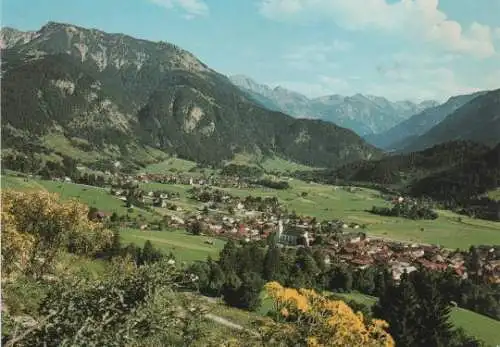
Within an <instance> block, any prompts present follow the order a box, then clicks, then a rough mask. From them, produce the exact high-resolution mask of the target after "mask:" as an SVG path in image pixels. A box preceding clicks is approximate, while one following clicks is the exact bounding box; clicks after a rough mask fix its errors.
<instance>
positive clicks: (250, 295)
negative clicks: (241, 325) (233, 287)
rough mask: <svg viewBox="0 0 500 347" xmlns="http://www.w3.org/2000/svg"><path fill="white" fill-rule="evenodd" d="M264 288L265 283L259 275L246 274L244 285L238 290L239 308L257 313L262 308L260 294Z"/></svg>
mask: <svg viewBox="0 0 500 347" xmlns="http://www.w3.org/2000/svg"><path fill="white" fill-rule="evenodd" d="M263 287H264V281H263V280H262V278H261V277H260V275H259V274H257V273H255V272H249V273H244V274H243V276H242V283H241V286H240V288H239V290H238V296H239V305H238V307H240V308H244V309H247V310H249V311H255V310H256V309H258V308H259V307H260V304H261V298H260V293H261V291H262V288H263Z"/></svg>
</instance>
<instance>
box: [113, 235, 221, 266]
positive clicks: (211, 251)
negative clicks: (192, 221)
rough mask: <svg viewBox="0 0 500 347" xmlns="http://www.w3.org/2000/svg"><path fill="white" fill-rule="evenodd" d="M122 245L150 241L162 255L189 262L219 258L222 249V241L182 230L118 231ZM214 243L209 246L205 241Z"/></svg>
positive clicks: (141, 243)
mask: <svg viewBox="0 0 500 347" xmlns="http://www.w3.org/2000/svg"><path fill="white" fill-rule="evenodd" d="M120 235H121V237H122V242H123V243H131V242H132V243H135V244H138V245H140V246H142V245H143V244H144V242H146V240H150V241H151V242H152V243H153V244H154V246H155V247H157V248H159V249H160V250H161V251H163V252H164V253H166V254H168V253H170V252H172V253H173V254H174V255H175V257H176V259H178V260H180V261H186V262H191V261H195V260H206V259H207V257H208V256H211V257H212V258H213V259H217V258H218V257H219V252H220V250H221V249H222V248H223V247H224V243H225V242H224V241H222V240H219V239H215V238H211V237H203V236H194V235H190V234H187V233H186V232H185V231H184V230H174V231H141V230H135V229H124V230H120ZM207 240H211V241H214V245H209V244H207V243H205V241H207Z"/></svg>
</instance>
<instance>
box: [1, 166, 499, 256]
mask: <svg viewBox="0 0 500 347" xmlns="http://www.w3.org/2000/svg"><path fill="white" fill-rule="evenodd" d="M176 160H177V159H176ZM289 183H290V186H291V188H290V189H286V190H273V189H266V188H260V189H232V188H224V189H223V190H225V191H227V192H228V193H230V194H233V195H235V196H240V197H245V196H248V195H253V196H263V197H264V196H277V197H278V198H279V199H280V201H281V202H282V203H283V204H284V205H285V206H287V208H288V209H289V210H290V211H292V210H294V211H296V212H297V213H299V214H305V215H311V216H314V217H317V218H318V219H320V220H322V219H342V220H344V221H345V222H355V223H359V224H365V225H366V232H367V233H368V235H370V236H375V237H383V238H387V239H394V240H400V241H408V242H417V243H430V244H439V245H441V246H444V247H447V248H451V249H455V248H461V249H468V248H469V247H470V246H471V245H478V244H500V223H498V222H493V221H485V220H481V219H473V218H470V217H467V216H461V215H457V214H455V213H453V212H450V211H438V213H439V218H438V219H436V220H423V221H412V220H409V219H404V218H398V217H384V216H378V215H374V214H371V213H369V212H367V210H369V209H371V207H372V206H373V205H377V206H387V205H388V203H387V202H386V201H384V200H383V199H382V198H381V197H380V193H379V192H377V191H375V190H371V189H366V188H356V189H355V191H353V192H349V191H347V190H345V189H343V188H342V187H337V188H335V187H333V186H327V185H321V184H314V183H306V182H302V181H298V180H292V181H290V182H289ZM2 186H3V187H4V188H6V187H8V188H14V189H40V188H43V189H46V190H48V191H51V192H57V193H60V194H61V196H62V197H63V198H69V197H75V198H77V199H79V200H81V201H82V202H84V203H87V204H89V205H91V206H95V207H97V208H99V209H102V210H104V211H108V212H117V213H119V214H125V213H126V212H127V210H126V208H125V206H124V204H123V202H122V201H120V200H118V199H116V198H114V197H112V196H110V195H109V194H108V193H107V192H106V191H105V190H103V189H99V188H94V187H87V186H82V185H77V184H71V183H60V182H52V181H42V180H33V179H29V180H28V181H27V182H26V181H25V180H24V179H23V178H19V177H14V176H11V175H6V176H3V177H2ZM141 188H142V189H144V190H157V189H158V190H167V191H175V192H178V193H179V194H180V200H179V201H176V202H175V203H176V204H177V205H179V206H180V207H182V208H183V209H184V210H195V209H196V208H198V207H199V203H198V202H195V201H192V200H190V199H189V198H188V194H187V191H188V190H189V189H190V188H191V186H187V185H171V184H160V183H145V184H142V185H141ZM158 212H159V213H161V214H163V211H158ZM164 212H166V211H164ZM133 214H135V215H138V214H141V215H143V216H144V217H146V218H150V217H151V218H152V217H153V216H154V215H153V214H152V213H150V212H147V211H141V210H137V209H136V210H135V211H134V212H133Z"/></svg>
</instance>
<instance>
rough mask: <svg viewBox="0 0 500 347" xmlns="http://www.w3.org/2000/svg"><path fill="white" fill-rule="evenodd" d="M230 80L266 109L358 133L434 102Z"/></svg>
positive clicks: (388, 124) (383, 125) (381, 129)
mask: <svg viewBox="0 0 500 347" xmlns="http://www.w3.org/2000/svg"><path fill="white" fill-rule="evenodd" d="M230 79H231V81H232V82H233V83H234V84H235V85H237V86H238V87H239V88H240V89H241V90H243V91H244V92H246V93H247V94H248V95H249V96H250V97H251V98H252V99H253V100H255V101H256V102H258V103H260V104H261V105H263V106H265V107H266V108H269V109H272V110H276V111H281V112H284V113H287V114H290V115H292V116H294V117H298V118H317V119H323V120H326V121H329V122H332V123H335V124H337V125H340V126H343V127H346V128H349V129H352V130H353V131H354V132H356V133H357V134H358V135H360V136H368V135H371V134H378V133H381V132H384V131H386V130H388V129H390V128H392V127H393V126H395V125H397V124H399V123H401V122H402V121H404V120H406V119H408V118H409V117H411V116H412V115H415V114H417V113H419V112H421V111H423V110H425V109H428V108H431V107H435V106H437V105H438V102H436V101H432V100H429V101H423V102H421V103H418V104H417V103H413V102H411V101H398V102H391V101H389V100H387V99H386V98H383V97H380V96H373V95H363V94H359V93H358V94H355V95H353V96H342V95H328V96H323V97H318V98H313V99H309V98H307V97H306V96H304V95H302V94H300V93H297V92H293V91H290V90H287V89H285V88H283V87H279V86H278V87H276V88H271V87H269V86H267V85H264V84H260V83H257V82H255V81H254V80H252V79H251V78H249V77H246V76H244V75H234V76H231V77H230Z"/></svg>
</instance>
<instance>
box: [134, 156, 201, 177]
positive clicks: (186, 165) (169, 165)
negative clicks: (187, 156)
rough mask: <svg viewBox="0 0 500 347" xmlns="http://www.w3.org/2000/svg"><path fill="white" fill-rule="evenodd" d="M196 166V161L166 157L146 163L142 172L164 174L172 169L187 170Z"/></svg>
mask: <svg viewBox="0 0 500 347" xmlns="http://www.w3.org/2000/svg"><path fill="white" fill-rule="evenodd" d="M194 167H196V163H194V162H192V161H188V160H184V159H179V158H168V159H166V160H164V161H161V162H159V163H155V164H151V165H148V166H146V167H145V168H144V170H141V171H144V172H148V173H153V174H166V173H169V172H171V171H173V170H175V171H189V170H190V169H192V168H194Z"/></svg>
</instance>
